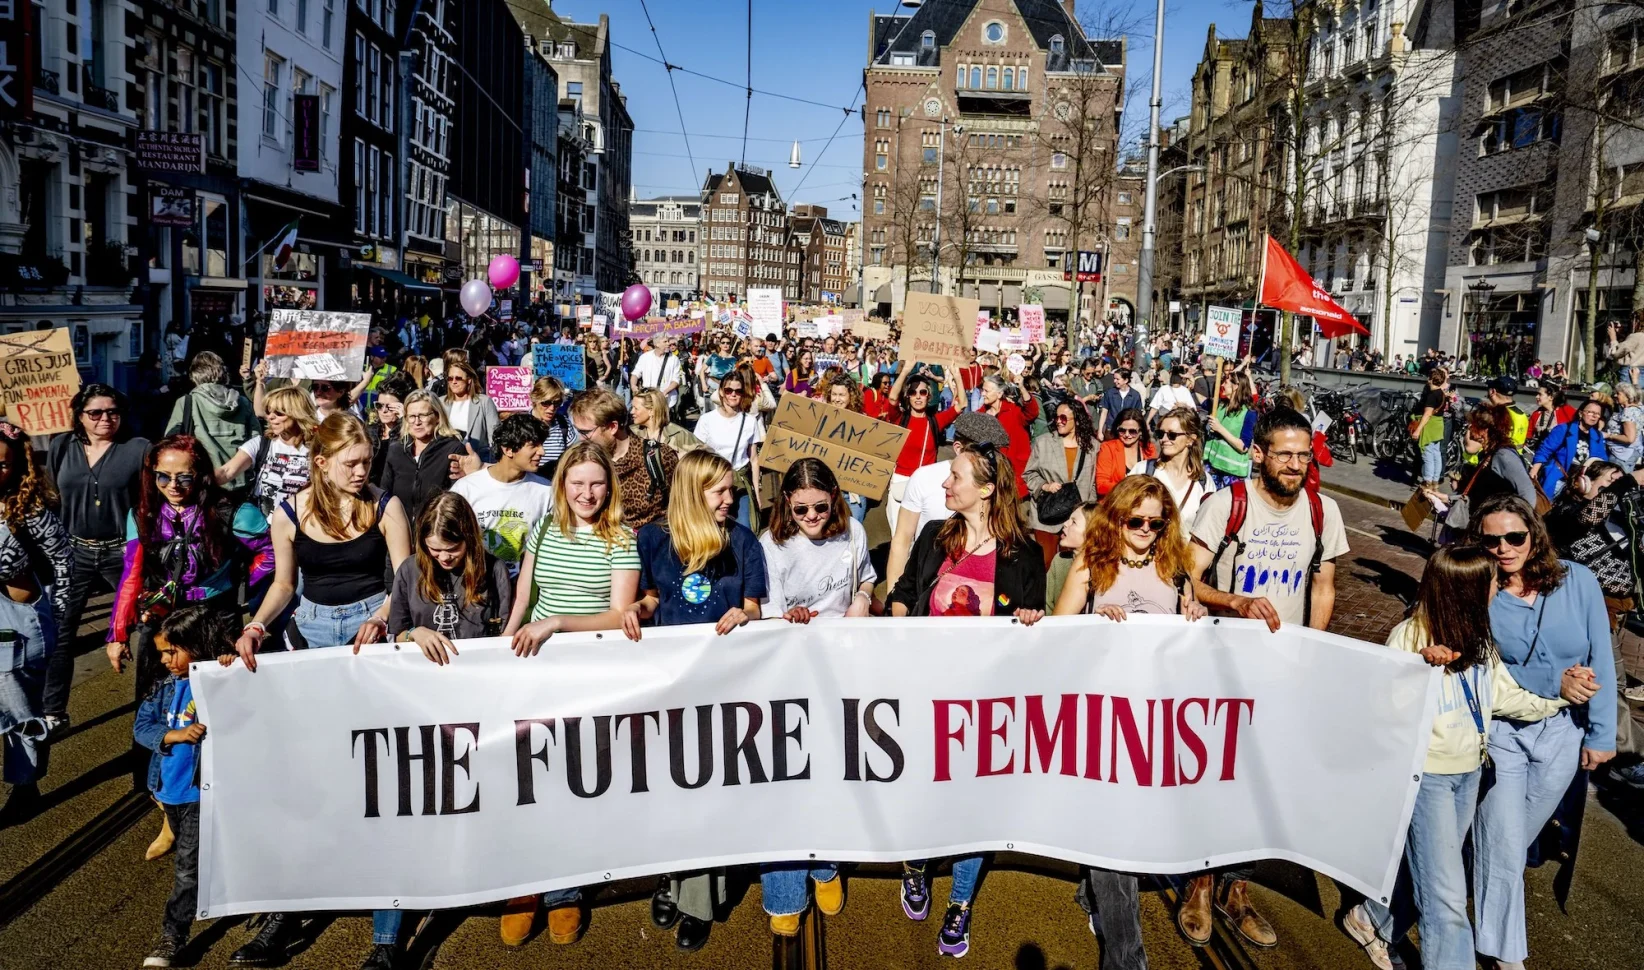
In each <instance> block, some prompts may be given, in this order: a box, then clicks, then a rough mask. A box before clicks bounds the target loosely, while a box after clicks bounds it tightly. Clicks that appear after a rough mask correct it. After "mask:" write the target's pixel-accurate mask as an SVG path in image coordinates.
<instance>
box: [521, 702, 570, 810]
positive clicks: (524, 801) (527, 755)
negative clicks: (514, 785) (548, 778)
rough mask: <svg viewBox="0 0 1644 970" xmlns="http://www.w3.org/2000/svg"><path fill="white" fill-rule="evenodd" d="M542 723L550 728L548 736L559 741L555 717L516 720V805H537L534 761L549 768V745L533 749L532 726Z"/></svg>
mask: <svg viewBox="0 0 1644 970" xmlns="http://www.w3.org/2000/svg"><path fill="white" fill-rule="evenodd" d="M538 724H540V725H542V726H543V727H545V728H547V729H548V737H549V738H550V739H551V740H553V741H554V742H555V743H558V740H559V739H558V737H557V736H556V735H555V734H554V719H553V718H551V717H531V718H525V719H522V720H517V721H515V722H514V773H515V775H516V776H517V777H518V783H519V799H518V800H517V801H516V802H515V803H514V804H516V805H535V804H536V803H537V796H536V786H535V784H534V782H535V779H534V778H533V777H532V768H531V762H532V761H540V762H542V770H543V771H547V770H548V745H547V743H546V742H545V743H544V744H543V746H542V747H540V748H538V749H537V750H535V751H532V750H531V728H532V727H534V726H535V725H538Z"/></svg>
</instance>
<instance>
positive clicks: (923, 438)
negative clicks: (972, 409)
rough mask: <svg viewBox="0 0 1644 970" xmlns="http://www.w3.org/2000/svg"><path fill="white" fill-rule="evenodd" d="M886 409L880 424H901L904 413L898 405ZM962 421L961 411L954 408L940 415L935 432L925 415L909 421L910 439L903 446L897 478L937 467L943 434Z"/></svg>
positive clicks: (899, 456) (914, 417) (913, 417)
mask: <svg viewBox="0 0 1644 970" xmlns="http://www.w3.org/2000/svg"><path fill="white" fill-rule="evenodd" d="M886 408H887V410H886V411H885V415H884V417H882V418H881V419H880V420H882V421H889V422H891V423H892V424H901V423H902V412H901V410H900V409H899V408H897V407H896V406H895V405H894V404H887V405H886ZM958 417H959V407H958V405H954V406H953V407H951V408H948V409H947V410H946V411H940V412H937V415H936V419H935V424H936V427H935V428H934V429H932V428H931V421H929V420H927V419H926V418H925V416H924V415H923V414H915V415H913V416H912V417H910V418H908V423H907V429H908V437H907V440H906V441H903V442H902V453H901V454H899V455H897V456H896V474H898V475H912V474H913V473H914V472H916V471H918V470H919V469H921V468H923V467H925V466H926V465H934V464H936V445H937V444H938V442H939V440H940V439H941V437H942V432H944V431H946V430H947V429H948V425H950V424H952V423H953V422H954V421H955V420H957V419H958Z"/></svg>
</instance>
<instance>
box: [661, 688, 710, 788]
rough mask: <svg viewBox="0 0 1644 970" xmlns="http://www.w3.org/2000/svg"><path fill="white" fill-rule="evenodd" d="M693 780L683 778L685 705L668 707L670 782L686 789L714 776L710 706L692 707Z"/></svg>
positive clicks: (705, 782) (700, 784)
mask: <svg viewBox="0 0 1644 970" xmlns="http://www.w3.org/2000/svg"><path fill="white" fill-rule="evenodd" d="M696 765H697V779H696V781H686V780H685V708H683V707H670V708H668V772H669V773H670V774H672V775H673V778H674V784H675V785H678V786H679V787H681V788H683V789H685V790H687V791H689V790H691V789H693V788H701V787H702V786H703V785H706V784H707V783H708V782H709V781H711V780H712V779H713V776H714V706H713V705H712V704H698V705H697V706H696Z"/></svg>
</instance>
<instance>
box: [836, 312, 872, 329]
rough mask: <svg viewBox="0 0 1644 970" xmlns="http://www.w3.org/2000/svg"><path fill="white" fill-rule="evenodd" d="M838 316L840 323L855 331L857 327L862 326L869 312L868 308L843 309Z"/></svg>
mask: <svg viewBox="0 0 1644 970" xmlns="http://www.w3.org/2000/svg"><path fill="white" fill-rule="evenodd" d="M838 316H839V325H840V326H842V327H844V328H845V329H846V330H849V331H851V332H852V333H855V332H856V328H857V327H859V326H861V324H862V321H863V320H866V319H867V318H868V312H867V311H866V310H851V309H843V310H840V311H839V314H838Z"/></svg>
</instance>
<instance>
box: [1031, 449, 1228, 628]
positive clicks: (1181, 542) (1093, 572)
mask: <svg viewBox="0 0 1644 970" xmlns="http://www.w3.org/2000/svg"><path fill="white" fill-rule="evenodd" d="M1121 423H1122V422H1121ZM1179 516H1180V513H1179V512H1178V511H1177V509H1176V502H1175V500H1174V499H1172V498H1171V497H1170V491H1169V489H1167V488H1165V485H1164V483H1163V482H1161V481H1160V480H1159V479H1157V478H1152V477H1150V476H1146V475H1132V476H1130V477H1128V478H1125V479H1124V480H1122V481H1120V482H1119V484H1118V485H1116V486H1114V488H1113V491H1111V492H1109V493H1108V494H1107V496H1106V497H1105V498H1103V499H1102V503H1101V510H1100V512H1099V513H1098V514H1097V516H1096V519H1095V522H1094V523H1092V525H1091V527H1090V529H1089V530H1088V532H1087V534H1086V535H1085V542H1084V546H1083V547H1082V548H1081V549H1080V551H1079V554H1078V555H1077V556H1076V557H1075V558H1074V563H1073V568H1072V570H1070V571H1069V573H1068V577H1067V583H1066V584H1065V585H1064V586H1063V587H1062V595H1061V597H1060V598H1059V599H1058V600H1057V601H1056V604H1055V605H1056V615H1057V616H1073V615H1077V614H1079V613H1099V614H1101V615H1102V616H1105V617H1107V618H1108V619H1110V620H1114V621H1121V622H1122V621H1123V620H1124V618H1125V614H1127V613H1166V614H1179V615H1181V616H1185V617H1187V618H1188V619H1189V620H1197V619H1198V618H1199V617H1201V616H1204V615H1205V608H1204V607H1203V606H1202V605H1201V604H1200V603H1199V601H1198V600H1197V599H1196V598H1194V596H1193V583H1192V581H1191V580H1190V579H1189V578H1188V576H1189V573H1190V572H1191V566H1192V561H1193V559H1192V556H1191V555H1190V554H1189V552H1188V543H1187V536H1186V532H1185V530H1183V529H1182V528H1181V526H1180V524H1179V523H1178V522H1177V519H1178V518H1179Z"/></svg>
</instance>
